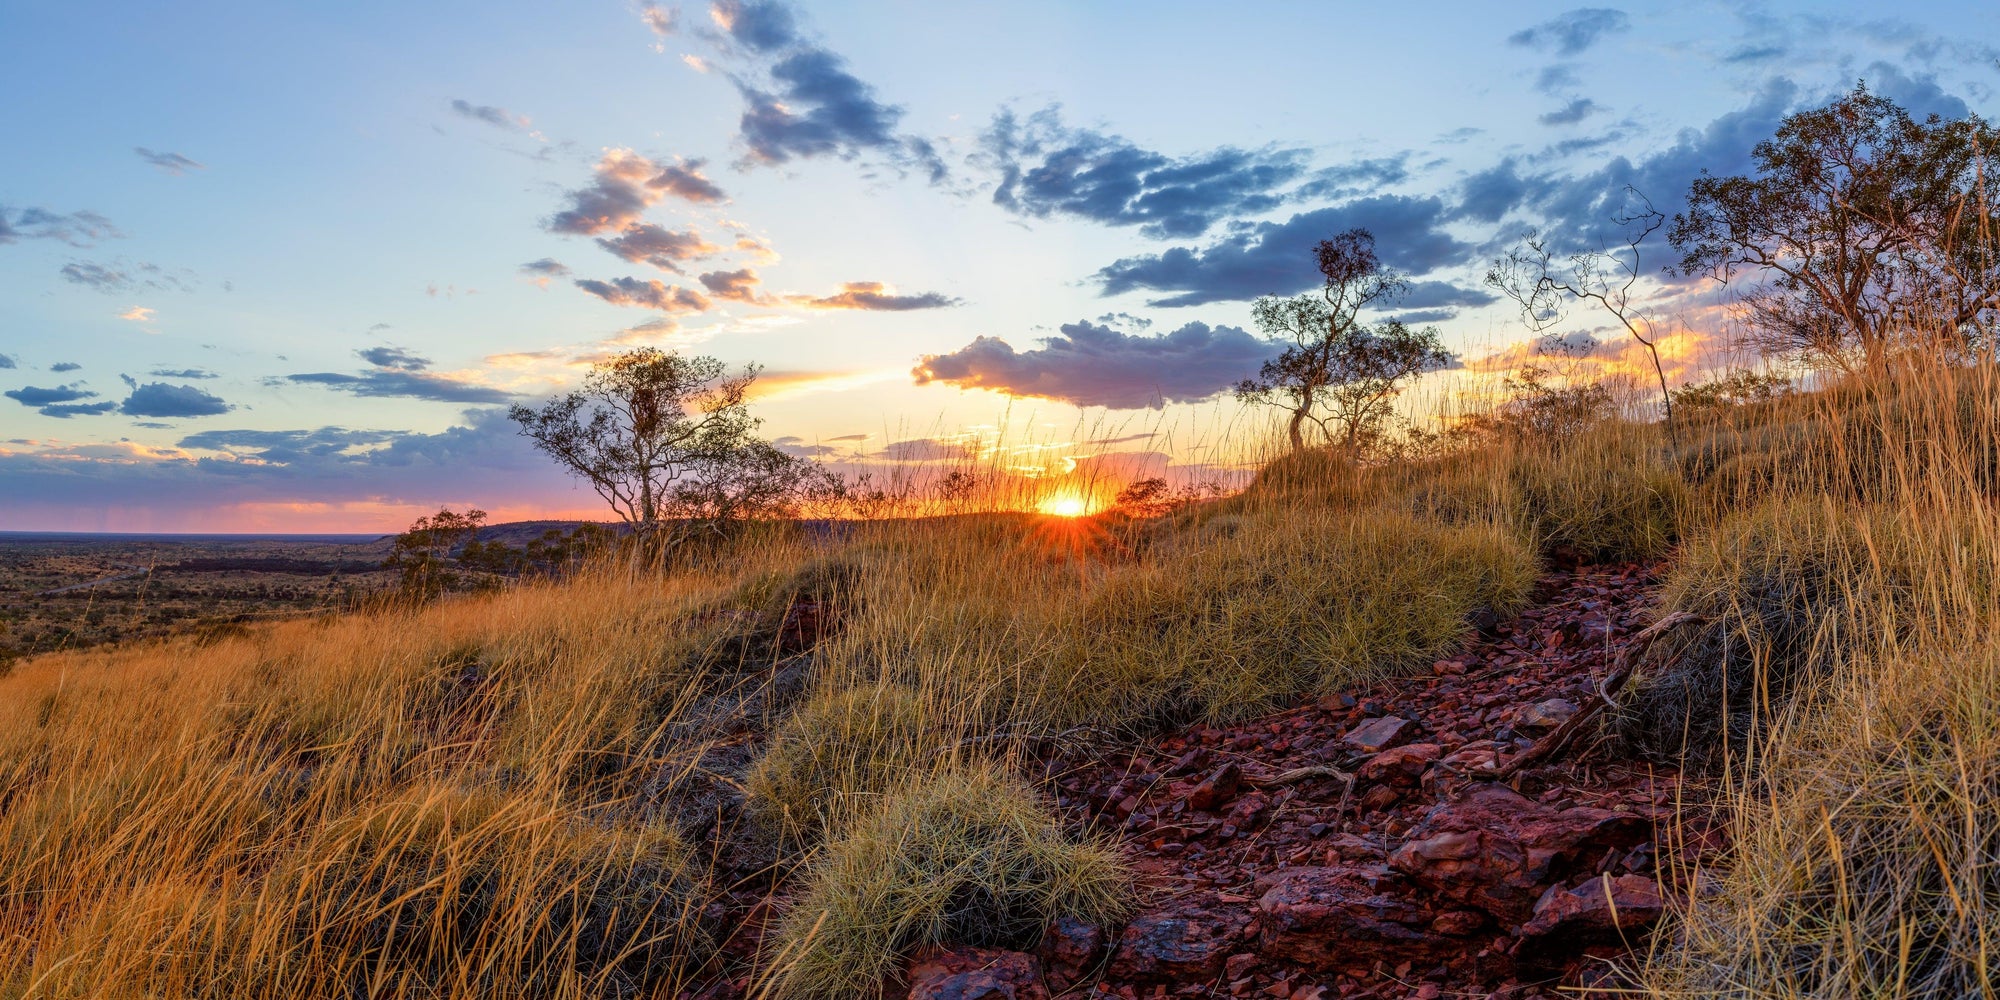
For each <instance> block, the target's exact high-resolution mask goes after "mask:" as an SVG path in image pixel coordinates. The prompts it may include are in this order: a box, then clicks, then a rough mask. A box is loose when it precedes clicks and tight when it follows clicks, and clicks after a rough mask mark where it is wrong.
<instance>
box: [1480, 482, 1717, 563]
mask: <svg viewBox="0 0 2000 1000" xmlns="http://www.w3.org/2000/svg"><path fill="white" fill-rule="evenodd" d="M1509 480H1510V482H1509V486H1510V489H1509V493H1508V501H1509V504H1510V507H1511V510H1510V516H1511V517H1512V519H1513V521H1514V523H1516V524H1518V525H1519V526H1520V527H1521V529H1522V530H1523V531H1524V532H1526V533H1527V534H1528V536H1529V537H1531V538H1533V539H1534V540H1535V543H1536V544H1538V545H1539V546H1541V548H1542V549H1543V550H1544V551H1551V552H1554V551H1567V552H1568V553H1569V554H1572V555H1574V556H1575V557H1576V558H1579V559H1582V560H1584V561H1586V562H1624V561H1631V560H1646V559H1657V558H1659V557H1661V556H1663V555H1665V554H1666V553H1667V550H1668V549H1669V548H1671V547H1672V546H1673V544H1674V542H1675V541H1676V540H1677V539H1678V537H1679V522H1680V511H1681V509H1682V508H1683V506H1684V505H1685V503H1686V498H1687V487H1686V485H1685V484H1684V483H1682V482H1681V479H1680V477H1679V476H1678V475H1676V474H1674V472H1673V471H1672V470H1670V469H1667V468H1664V467H1661V466H1658V465H1655V464H1653V463H1652V462H1650V461H1649V460H1648V459H1647V458H1645V457H1644V456H1642V455H1630V456H1616V457H1611V458H1609V460H1608V461H1607V460H1606V456H1603V455H1599V456H1595V457H1594V459H1593V460H1589V461H1585V460H1582V459H1581V458H1579V457H1578V456H1574V455H1572V456H1566V457H1563V458H1555V457H1544V456H1528V455H1524V456H1520V457H1518V458H1517V460H1516V463H1515V465H1514V467H1513V469H1512V470H1511V472H1510V474H1509Z"/></svg>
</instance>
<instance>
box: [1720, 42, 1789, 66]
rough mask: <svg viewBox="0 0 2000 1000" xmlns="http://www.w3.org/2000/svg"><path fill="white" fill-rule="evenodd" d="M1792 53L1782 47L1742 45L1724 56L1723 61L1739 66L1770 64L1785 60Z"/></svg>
mask: <svg viewBox="0 0 2000 1000" xmlns="http://www.w3.org/2000/svg"><path fill="white" fill-rule="evenodd" d="M1790 51H1791V50H1790V49H1787V48H1786V47H1784V46H1782V45H1742V46H1738V47H1737V48H1735V49H1733V50H1731V51H1730V53H1729V54H1728V55H1725V56H1723V57H1722V61H1723V62H1725V63H1729V64H1732V65H1737V66H1741V65H1745V64H1747V63H1763V62H1770V61H1772V60H1774V59H1782V58H1784V57H1785V55H1786V54H1787V53H1788V52H1790Z"/></svg>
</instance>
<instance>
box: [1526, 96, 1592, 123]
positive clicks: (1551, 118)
mask: <svg viewBox="0 0 2000 1000" xmlns="http://www.w3.org/2000/svg"><path fill="white" fill-rule="evenodd" d="M1603 110H1604V106H1603V105H1601V104H1598V103H1597V102H1596V101H1593V100H1591V99H1590V98H1588V97H1579V98H1577V99H1576V100H1574V101H1571V102H1569V103H1568V104H1566V105H1563V106H1562V107H1560V108H1557V109H1556V110H1554V111H1551V112H1549V113H1547V114H1544V115H1540V116H1538V117H1537V118H1536V119H1535V120H1536V121H1538V122H1541V123H1542V124H1544V125H1575V124H1577V123H1578V122H1581V121H1583V120H1584V119H1585V118H1588V117H1590V116H1591V115H1594V114H1596V113H1598V112H1600V111H1603Z"/></svg>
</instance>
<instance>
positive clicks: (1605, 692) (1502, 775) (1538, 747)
mask: <svg viewBox="0 0 2000 1000" xmlns="http://www.w3.org/2000/svg"><path fill="white" fill-rule="evenodd" d="M1695 620H1697V619H1696V617H1695V616H1694V615H1691V614H1688V613H1687V612H1685V611H1676V612H1674V613H1672V614H1670V615H1668V616H1666V617H1665V618H1662V619H1660V620H1659V621H1656V622H1654V623H1653V624H1651V625H1648V626H1646V627H1645V628H1644V629H1642V630H1640V631H1639V632H1638V633H1637V634H1636V635H1634V636H1633V637H1632V643H1631V644H1630V645H1628V646H1626V647H1625V648H1624V649H1623V650H1621V651H1620V652H1619V654H1618V661H1617V666H1616V667H1615V668H1614V669H1613V670H1612V671H1611V674H1610V676H1608V677H1606V678H1604V681H1603V682H1602V683H1600V684H1598V685H1597V700H1595V701H1593V702H1591V703H1590V704H1588V705H1585V706H1584V707H1582V708H1580V709H1578V710H1577V712H1576V714H1575V715H1572V716H1570V717H1569V719H1568V720H1567V721H1565V722H1564V723H1563V724H1562V725H1560V726H1557V727H1556V730H1555V732H1552V733H1550V734H1548V735H1547V736H1544V737H1542V738H1541V739H1539V740H1536V741H1535V745H1534V746H1531V747H1529V748H1528V749H1526V750H1523V751H1521V753H1520V754H1518V755H1516V756H1515V757H1514V759H1512V760H1510V761H1508V762H1507V763H1506V765H1504V766H1502V767H1500V768H1497V769H1496V770H1494V771H1493V773H1492V774H1491V775H1490V777H1491V778H1492V779H1493V780H1495V781H1505V780H1507V779H1509V778H1512V777H1513V776H1514V775H1516V774H1519V773H1521V771H1522V769H1523V768H1526V767H1528V766H1529V765H1531V764H1537V763H1540V762H1541V761H1543V760H1546V759H1548V758H1549V757H1550V756H1551V755H1552V754H1554V753H1555V752H1556V751H1558V750H1561V749H1562V748H1563V747H1565V746H1568V745H1569V742H1570V741H1571V740H1573V739H1575V738H1576V734H1577V733H1579V732H1582V731H1583V729H1584V727H1586V726H1588V725H1590V723H1591V722H1592V720H1594V719H1596V718H1597V716H1598V715H1599V714H1601V713H1602V712H1603V711H1604V710H1605V709H1607V708H1610V709H1614V710H1615V709H1616V708H1617V707H1618V702H1616V701H1614V700H1612V697H1611V696H1612V695H1615V694H1617V693H1618V689H1620V688H1622V687H1624V686H1625V682H1626V681H1628V680H1630V679H1631V678H1632V661H1633V660H1635V659H1637V658H1638V656H1639V655H1640V654H1641V653H1644V652H1645V651H1646V650H1647V649H1648V648H1650V647H1651V646H1652V645H1653V642H1654V640H1656V639H1658V638H1659V637H1660V636H1663V635H1665V634H1667V632H1668V631H1670V630H1671V629H1673V628H1675V627H1676V626H1679V625H1682V624H1685V623H1687V622H1691V621H1695Z"/></svg>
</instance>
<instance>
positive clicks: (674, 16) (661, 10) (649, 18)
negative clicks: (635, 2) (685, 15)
mask: <svg viewBox="0 0 2000 1000" xmlns="http://www.w3.org/2000/svg"><path fill="white" fill-rule="evenodd" d="M639 20H640V21H642V22H644V23H645V25H646V27H647V28H650V29H652V32H653V34H655V35H658V36H660V37H661V38H665V37H667V36H668V35H671V34H673V33H674V29H675V28H676V27H677V25H676V24H675V22H676V21H678V20H679V12H677V11H675V10H674V9H673V8H672V7H662V6H660V5H659V4H657V3H654V2H652V0H646V2H645V3H644V4H641V5H640V6H639Z"/></svg>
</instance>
